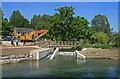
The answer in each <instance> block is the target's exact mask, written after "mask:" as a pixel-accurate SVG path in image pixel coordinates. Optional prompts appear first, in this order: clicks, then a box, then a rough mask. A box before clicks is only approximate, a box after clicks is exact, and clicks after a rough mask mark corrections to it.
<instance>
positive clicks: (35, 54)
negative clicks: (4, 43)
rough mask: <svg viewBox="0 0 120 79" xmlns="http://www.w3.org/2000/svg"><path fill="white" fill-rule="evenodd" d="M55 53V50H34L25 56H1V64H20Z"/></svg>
mask: <svg viewBox="0 0 120 79" xmlns="http://www.w3.org/2000/svg"><path fill="white" fill-rule="evenodd" d="M53 51H54V49H53V48H48V49H43V50H42V49H36V50H32V51H31V52H30V53H29V54H23V55H18V54H16V55H6V56H2V55H0V64H10V63H18V62H21V61H24V60H39V59H42V58H44V57H45V56H47V55H48V54H49V53H52V52H53Z"/></svg>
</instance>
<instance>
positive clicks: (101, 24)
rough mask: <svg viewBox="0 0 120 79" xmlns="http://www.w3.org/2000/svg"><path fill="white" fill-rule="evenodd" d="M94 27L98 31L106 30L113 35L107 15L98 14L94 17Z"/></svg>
mask: <svg viewBox="0 0 120 79" xmlns="http://www.w3.org/2000/svg"><path fill="white" fill-rule="evenodd" d="M91 22H92V24H91V26H92V28H93V29H94V30H95V31H97V32H104V33H106V34H107V35H108V36H111V30H110V24H109V22H108V19H107V17H106V16H105V15H101V14H98V15H96V16H95V17H94V18H93V19H92V21H91Z"/></svg>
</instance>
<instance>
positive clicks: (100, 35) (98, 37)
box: [91, 32, 109, 44]
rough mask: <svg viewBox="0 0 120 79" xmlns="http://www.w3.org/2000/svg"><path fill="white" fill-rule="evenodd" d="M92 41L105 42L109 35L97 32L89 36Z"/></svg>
mask: <svg viewBox="0 0 120 79" xmlns="http://www.w3.org/2000/svg"><path fill="white" fill-rule="evenodd" d="M91 41H92V43H98V44H107V43H108V41H109V37H108V36H107V35H106V34H105V33H104V32H97V33H95V34H93V35H92V36H91Z"/></svg>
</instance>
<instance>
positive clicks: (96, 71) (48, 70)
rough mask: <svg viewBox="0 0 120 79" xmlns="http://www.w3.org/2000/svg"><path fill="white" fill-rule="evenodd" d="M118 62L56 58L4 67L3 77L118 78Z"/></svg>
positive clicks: (65, 57)
mask: <svg viewBox="0 0 120 79" xmlns="http://www.w3.org/2000/svg"><path fill="white" fill-rule="evenodd" d="M117 63H118V61H117V60H110V59H87V60H85V61H84V60H80V59H75V58H73V57H69V56H56V57H55V59H54V60H53V61H48V59H47V58H46V59H42V60H40V61H26V62H21V63H17V64H7V65H3V66H2V69H3V70H2V75H3V77H116V76H117V70H118V67H117V66H118V64H117Z"/></svg>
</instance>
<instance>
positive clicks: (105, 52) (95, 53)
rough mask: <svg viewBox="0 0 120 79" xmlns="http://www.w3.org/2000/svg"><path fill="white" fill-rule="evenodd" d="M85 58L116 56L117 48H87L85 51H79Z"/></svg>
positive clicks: (115, 57)
mask: <svg viewBox="0 0 120 79" xmlns="http://www.w3.org/2000/svg"><path fill="white" fill-rule="evenodd" d="M79 52H80V53H81V54H83V55H85V56H86V57H87V58H114V59H117V58H118V48H112V49H101V48H88V49H86V50H85V51H79Z"/></svg>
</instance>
